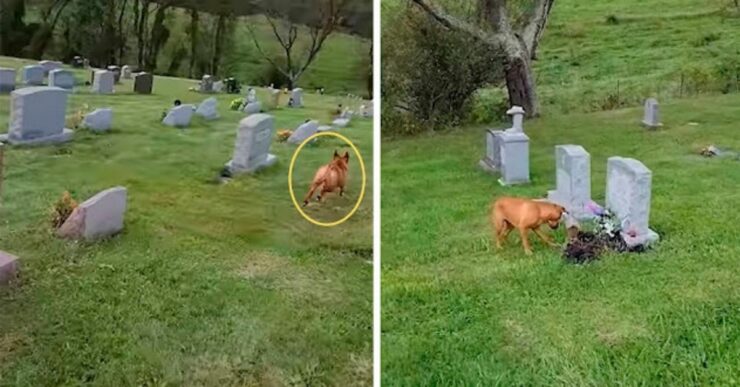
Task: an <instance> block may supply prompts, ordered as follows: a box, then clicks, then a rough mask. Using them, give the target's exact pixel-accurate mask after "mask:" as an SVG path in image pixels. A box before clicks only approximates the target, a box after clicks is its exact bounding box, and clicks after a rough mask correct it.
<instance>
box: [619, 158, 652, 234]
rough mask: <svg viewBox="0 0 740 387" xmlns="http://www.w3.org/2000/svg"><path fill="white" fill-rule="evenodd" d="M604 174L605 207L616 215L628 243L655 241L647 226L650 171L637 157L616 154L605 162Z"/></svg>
mask: <svg viewBox="0 0 740 387" xmlns="http://www.w3.org/2000/svg"><path fill="white" fill-rule="evenodd" d="M606 175H607V176H606V208H607V209H609V210H611V211H612V212H614V214H615V215H616V216H617V218H619V221H620V222H621V225H622V236H623V237H624V240H625V242H627V245H629V246H635V245H647V244H650V243H653V242H655V241H657V240H658V234H656V233H655V232H654V231H652V230H650V228H649V226H648V221H649V219H650V195H651V192H650V191H651V189H652V177H653V173H652V172H651V171H650V170H649V169H648V168H647V167H646V166H645V165H644V164H643V163H641V162H639V161H638V160H635V159H630V158H624V157H616V156H615V157H610V158H609V160H608V161H607V166H606Z"/></svg>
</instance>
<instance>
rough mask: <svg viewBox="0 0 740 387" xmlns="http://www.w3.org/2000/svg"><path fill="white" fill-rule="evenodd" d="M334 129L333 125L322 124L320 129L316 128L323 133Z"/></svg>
mask: <svg viewBox="0 0 740 387" xmlns="http://www.w3.org/2000/svg"><path fill="white" fill-rule="evenodd" d="M332 130H334V127H333V126H329V125H321V126H319V128H318V129H316V131H317V132H319V133H321V132H330V131H332Z"/></svg>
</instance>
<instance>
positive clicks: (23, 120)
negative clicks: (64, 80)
mask: <svg viewBox="0 0 740 387" xmlns="http://www.w3.org/2000/svg"><path fill="white" fill-rule="evenodd" d="M68 94H69V93H68V92H67V91H66V90H64V89H60V88H58V87H45V86H40V87H27V88H23V89H18V90H15V91H13V92H12V93H11V94H10V120H9V121H10V125H9V129H8V134H7V136H2V138H0V141H5V140H7V141H8V142H9V143H11V144H13V145H42V144H52V143H59V142H65V141H69V140H71V139H72V135H73V132H72V131H71V130H69V129H65V128H64V122H65V114H66V110H67V96H68Z"/></svg>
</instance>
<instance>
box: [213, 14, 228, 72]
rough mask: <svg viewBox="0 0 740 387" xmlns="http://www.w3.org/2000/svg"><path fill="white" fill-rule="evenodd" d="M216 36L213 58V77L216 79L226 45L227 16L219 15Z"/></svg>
mask: <svg viewBox="0 0 740 387" xmlns="http://www.w3.org/2000/svg"><path fill="white" fill-rule="evenodd" d="M216 23H217V24H216V34H215V37H214V42H213V47H214V49H213V58H212V60H211V75H213V76H214V77H215V76H217V75H218V67H219V64H220V63H221V51H223V45H224V42H223V40H224V29H225V27H226V16H224V15H219V16H218V20H217V21H216Z"/></svg>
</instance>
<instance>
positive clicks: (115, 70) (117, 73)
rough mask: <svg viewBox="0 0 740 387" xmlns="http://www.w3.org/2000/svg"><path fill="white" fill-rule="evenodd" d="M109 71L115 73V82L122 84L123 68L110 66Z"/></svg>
mask: <svg viewBox="0 0 740 387" xmlns="http://www.w3.org/2000/svg"><path fill="white" fill-rule="evenodd" d="M108 71H110V72H112V73H113V82H115V83H121V68H120V67H118V66H115V65H111V66H108Z"/></svg>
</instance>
